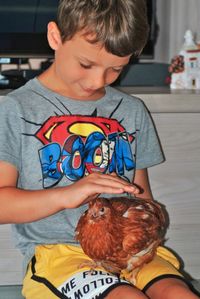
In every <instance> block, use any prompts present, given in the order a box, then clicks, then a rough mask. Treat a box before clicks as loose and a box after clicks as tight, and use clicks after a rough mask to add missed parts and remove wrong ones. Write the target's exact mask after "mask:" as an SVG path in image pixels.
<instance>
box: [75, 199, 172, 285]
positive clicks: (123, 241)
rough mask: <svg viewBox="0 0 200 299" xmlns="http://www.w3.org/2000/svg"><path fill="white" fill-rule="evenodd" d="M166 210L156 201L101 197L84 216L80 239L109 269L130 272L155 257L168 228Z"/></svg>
mask: <svg viewBox="0 0 200 299" xmlns="http://www.w3.org/2000/svg"><path fill="white" fill-rule="evenodd" d="M166 226H167V225H166V212H165V211H164V210H163V207H162V206H161V205H160V204H159V203H157V202H155V201H148V200H144V199H139V198H126V197H116V198H110V199H105V198H98V199H96V200H93V201H92V202H90V203H89V209H88V210H87V211H86V212H85V213H84V214H83V215H82V216H81V217H80V219H79V222H78V225H77V228H76V239H77V240H78V241H79V242H80V244H81V247H82V249H83V251H84V252H85V254H87V255H88V256H89V257H90V258H91V259H92V260H93V261H94V263H95V264H96V265H98V266H102V267H103V268H104V269H105V270H106V271H108V272H112V273H115V274H122V273H123V271H124V270H126V271H128V272H129V273H130V280H131V282H132V283H135V276H136V274H137V272H138V270H139V269H140V268H141V267H142V265H144V264H145V263H148V262H150V261H151V260H152V259H153V256H154V254H155V251H156V249H157V247H158V245H159V244H160V243H161V242H162V241H163V238H164V235H165V231H166Z"/></svg>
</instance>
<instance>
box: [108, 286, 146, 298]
mask: <svg viewBox="0 0 200 299" xmlns="http://www.w3.org/2000/svg"><path fill="white" fill-rule="evenodd" d="M105 298H106V299H112V298H113V299H122V298H123V299H133V298H134V299H147V297H146V296H145V295H144V294H143V293H142V292H141V291H140V290H139V289H137V288H135V287H132V286H129V285H127V286H126V285H122V286H118V287H116V288H115V289H114V290H112V291H111V292H110V293H109V294H108V295H107V296H106V297H105Z"/></svg>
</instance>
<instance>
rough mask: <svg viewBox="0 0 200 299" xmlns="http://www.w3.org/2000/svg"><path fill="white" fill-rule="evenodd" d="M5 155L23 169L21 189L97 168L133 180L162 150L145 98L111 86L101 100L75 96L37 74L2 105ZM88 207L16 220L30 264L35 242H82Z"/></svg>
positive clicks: (62, 181) (1, 151) (60, 182)
mask: <svg viewBox="0 0 200 299" xmlns="http://www.w3.org/2000/svg"><path fill="white" fill-rule="evenodd" d="M0 160H4V161H7V162H9V163H11V164H13V165H15V167H16V168H17V169H18V171H19V180H18V187H19V188H22V189H26V190H38V189H47V188H56V187H59V186H66V185H69V184H72V183H73V182H75V181H77V180H78V179H80V178H82V177H84V176H85V175H88V174H90V173H92V172H94V171H101V172H102V173H112V172H116V173H117V174H118V175H119V176H121V177H122V178H125V179H126V180H129V181H132V180H133V177H134V171H135V169H136V168H137V169H142V168H147V167H150V166H153V165H155V164H158V163H161V162H162V161H163V155H162V151H161V149H160V145H159V141H158V139H157V134H156V132H155V129H154V126H153V124H152V120H151V117H150V115H149V113H148V111H147V109H146V108H145V106H144V104H143V103H142V101H141V100H140V99H138V98H135V97H132V96H129V95H126V94H124V93H122V92H119V91H117V90H115V89H114V88H111V87H106V94H105V96H104V97H102V98H100V99H98V100H95V101H87V100H84V101H83V100H82V101H80V100H74V99H71V98H66V97H64V96H61V95H59V94H57V93H54V92H52V91H51V90H49V89H47V88H45V87H44V86H42V85H41V83H40V82H39V81H38V80H37V79H36V78H35V79H33V80H30V81H29V82H28V83H27V84H26V85H25V86H23V87H21V88H19V89H18V90H15V91H13V92H11V93H9V94H8V95H7V96H6V97H5V99H4V100H3V102H1V104H0ZM71 200H73V198H72V199H71ZM86 208H87V206H86V205H84V206H82V207H80V208H77V209H70V210H64V211H61V212H59V213H57V214H55V215H53V216H49V217H47V218H45V219H42V220H40V221H35V222H33V223H25V224H16V225H13V233H14V237H15V240H16V245H17V247H18V248H19V249H20V250H21V252H22V253H23V254H24V255H25V263H27V262H28V261H29V260H30V258H31V257H32V255H33V254H34V249H35V246H36V245H37V244H55V243H71V244H76V242H75V240H74V229H75V227H76V224H77V221H78V219H79V217H80V215H81V214H82V213H83V211H84V210H85V209H86ZM30 212H31V211H30Z"/></svg>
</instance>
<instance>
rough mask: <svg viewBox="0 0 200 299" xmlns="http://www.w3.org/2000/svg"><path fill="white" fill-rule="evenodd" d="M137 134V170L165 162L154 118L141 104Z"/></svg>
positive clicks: (140, 103) (141, 103)
mask: <svg viewBox="0 0 200 299" xmlns="http://www.w3.org/2000/svg"><path fill="white" fill-rule="evenodd" d="M139 105H140V107H139V109H138V113H137V120H136V121H137V132H136V168H137V169H143V168H148V167H151V166H153V165H156V164H159V163H161V162H163V161H164V154H163V151H162V148H161V145H160V141H159V138H158V134H157V131H156V128H155V125H154V123H153V120H152V117H151V115H150V113H149V111H148V110H147V108H146V107H145V105H144V104H143V102H142V101H141V102H139Z"/></svg>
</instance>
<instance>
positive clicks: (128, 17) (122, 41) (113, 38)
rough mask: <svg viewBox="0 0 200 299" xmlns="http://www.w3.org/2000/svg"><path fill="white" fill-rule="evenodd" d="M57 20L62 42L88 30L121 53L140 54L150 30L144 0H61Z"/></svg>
mask: <svg viewBox="0 0 200 299" xmlns="http://www.w3.org/2000/svg"><path fill="white" fill-rule="evenodd" d="M57 23H58V28H59V30H60V33H61V37H62V41H63V42H65V41H66V40H70V39H71V38H72V37H73V36H74V35H75V34H76V33H77V32H79V31H81V30H85V32H86V34H89V33H92V34H94V36H95V39H94V40H93V41H92V42H94V43H96V42H99V43H101V44H103V45H104V46H105V49H106V50H107V51H108V52H110V53H112V54H114V55H117V56H121V57H123V56H127V55H130V54H134V55H136V56H137V55H138V54H139V53H140V52H141V51H142V49H143V47H144V46H145V44H146V41H147V37H148V32H149V26H148V21H147V14H146V2H145V0H60V2H59V7H58V16H57Z"/></svg>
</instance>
